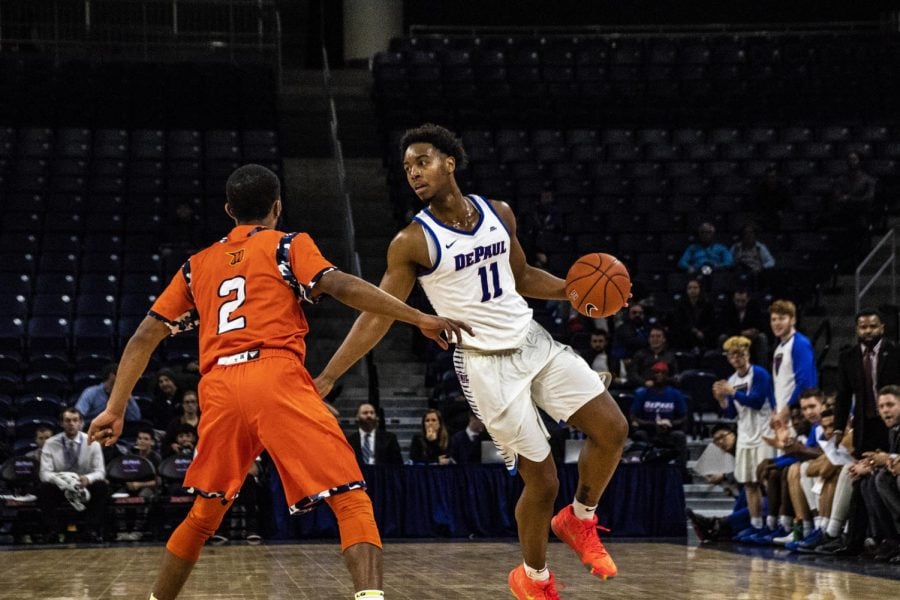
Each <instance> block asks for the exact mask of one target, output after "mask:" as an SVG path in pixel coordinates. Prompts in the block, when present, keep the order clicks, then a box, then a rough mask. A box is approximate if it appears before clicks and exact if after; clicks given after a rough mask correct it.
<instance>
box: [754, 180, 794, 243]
mask: <svg viewBox="0 0 900 600" xmlns="http://www.w3.org/2000/svg"><path fill="white" fill-rule="evenodd" d="M748 208H749V209H750V211H751V212H753V213H754V215H755V216H756V220H757V221H758V222H759V224H760V225H761V226H762V228H763V229H765V230H771V231H778V230H780V229H781V217H782V216H783V215H784V213H785V212H786V211H788V210H790V208H791V190H790V188H789V187H788V184H787V183H786V182H785V181H784V179H782V178H781V177H780V176H779V175H778V170H777V169H776V168H775V167H774V166H773V167H770V168H768V169H766V174H765V176H764V177H763V178H762V179H760V180H759V181H758V182H757V183H756V185H755V186H754V187H753V192H752V193H751V194H750V205H749V206H748Z"/></svg>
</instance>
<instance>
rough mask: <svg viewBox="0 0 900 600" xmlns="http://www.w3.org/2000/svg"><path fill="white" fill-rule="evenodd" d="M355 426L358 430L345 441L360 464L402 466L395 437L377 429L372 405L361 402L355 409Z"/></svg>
mask: <svg viewBox="0 0 900 600" xmlns="http://www.w3.org/2000/svg"><path fill="white" fill-rule="evenodd" d="M356 424H357V425H358V426H359V427H358V429H357V430H356V431H354V432H352V433H351V434H350V435H348V436H347V441H348V442H349V443H350V446H351V447H352V448H353V451H354V452H355V453H356V460H357V461H359V463H360V464H363V465H402V464H403V456H402V455H401V454H400V444H399V443H398V442H397V436H396V435H394V434H393V433H391V432H390V431H385V430H384V429H379V428H378V413H377V412H376V411H375V407H374V406H373V405H371V404H369V403H368V402H363V403H362V404H360V405H359V406H358V407H357V408H356Z"/></svg>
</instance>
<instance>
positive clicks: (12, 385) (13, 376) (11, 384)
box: [0, 371, 22, 396]
mask: <svg viewBox="0 0 900 600" xmlns="http://www.w3.org/2000/svg"><path fill="white" fill-rule="evenodd" d="M21 389H22V377H21V376H20V375H19V374H18V373H15V372H12V371H0V394H3V396H11V395H13V394H17V393H19V391H21Z"/></svg>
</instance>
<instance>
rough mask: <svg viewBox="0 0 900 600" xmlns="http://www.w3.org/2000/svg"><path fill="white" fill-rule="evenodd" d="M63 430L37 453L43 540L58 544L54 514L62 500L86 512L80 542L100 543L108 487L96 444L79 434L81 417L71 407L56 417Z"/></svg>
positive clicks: (57, 525)
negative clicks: (85, 527)
mask: <svg viewBox="0 0 900 600" xmlns="http://www.w3.org/2000/svg"><path fill="white" fill-rule="evenodd" d="M60 423H61V425H62V428H63V431H62V432H61V433H58V434H56V435H54V436H52V437H51V438H49V439H48V440H47V442H46V443H45V444H44V447H43V449H42V450H41V469H40V479H41V485H40V488H39V489H38V494H37V496H38V506H39V507H40V509H41V514H42V516H43V523H44V533H45V540H46V541H48V542H50V543H53V542H56V541H59V542H62V541H63V539H64V533H63V532H61V531H60V529H59V519H58V517H57V514H56V511H57V508H58V507H59V505H60V504H61V503H62V502H63V501H64V500H65V501H68V503H69V504H70V505H71V506H72V507H73V508H75V510H77V511H84V510H86V509H87V511H88V513H87V530H86V531H85V532H84V539H85V540H86V541H90V542H100V541H102V540H103V537H102V536H103V523H104V519H103V517H104V515H105V513H106V502H107V498H108V496H109V487H108V485H107V483H106V479H105V477H106V467H105V465H104V462H103V452H102V451H101V449H100V444H99V443H97V442H91V441H90V440H88V437H87V435H86V434H85V433H83V432H82V431H81V428H82V426H83V425H84V417H82V415H81V413H80V412H79V411H78V410H77V409H75V408H67V409H65V410H63V411H62V413H61V414H60Z"/></svg>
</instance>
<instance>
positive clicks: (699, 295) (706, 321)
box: [672, 279, 716, 353]
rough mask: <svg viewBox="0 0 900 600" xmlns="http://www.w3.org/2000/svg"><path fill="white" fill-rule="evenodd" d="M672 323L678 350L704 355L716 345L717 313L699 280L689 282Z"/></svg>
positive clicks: (677, 303)
mask: <svg viewBox="0 0 900 600" xmlns="http://www.w3.org/2000/svg"><path fill="white" fill-rule="evenodd" d="M672 323H673V332H672V333H673V334H674V337H675V346H676V348H683V349H685V350H690V351H693V352H698V353H702V352H703V351H704V350H709V349H711V348H712V347H713V346H714V344H715V343H716V311H715V308H714V307H713V304H712V302H710V301H709V299H708V298H707V297H706V294H704V293H703V289H702V287H701V286H700V280H699V279H691V280H689V281H688V282H687V286H686V288H685V294H684V296H682V297H681V298H679V299H678V302H676V303H675V314H674V316H673V318H672Z"/></svg>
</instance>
